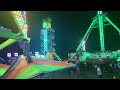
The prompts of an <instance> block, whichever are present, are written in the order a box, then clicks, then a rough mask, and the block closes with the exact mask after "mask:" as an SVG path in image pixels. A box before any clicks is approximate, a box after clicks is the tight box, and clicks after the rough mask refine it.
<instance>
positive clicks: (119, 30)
mask: <svg viewBox="0 0 120 90" xmlns="http://www.w3.org/2000/svg"><path fill="white" fill-rule="evenodd" d="M105 19H106V20H107V21H108V22H109V23H110V24H111V25H112V26H113V27H114V28H115V29H116V30H117V31H118V32H119V33H120V29H119V28H118V27H117V26H116V25H115V24H114V23H113V22H112V21H111V20H110V19H109V18H108V17H105Z"/></svg>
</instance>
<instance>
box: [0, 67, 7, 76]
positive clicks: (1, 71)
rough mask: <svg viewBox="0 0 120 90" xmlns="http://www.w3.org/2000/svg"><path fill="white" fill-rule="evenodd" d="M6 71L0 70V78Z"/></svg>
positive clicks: (5, 69) (4, 69)
mask: <svg viewBox="0 0 120 90" xmlns="http://www.w3.org/2000/svg"><path fill="white" fill-rule="evenodd" d="M6 71H7V68H0V76H2V75H3V74H4V73H5V72H6Z"/></svg>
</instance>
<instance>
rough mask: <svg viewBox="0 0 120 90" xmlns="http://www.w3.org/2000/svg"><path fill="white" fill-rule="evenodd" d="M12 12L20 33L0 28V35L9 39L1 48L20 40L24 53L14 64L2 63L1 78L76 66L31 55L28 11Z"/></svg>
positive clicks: (19, 76)
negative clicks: (27, 20)
mask: <svg viewBox="0 0 120 90" xmlns="http://www.w3.org/2000/svg"><path fill="white" fill-rule="evenodd" d="M10 13H11V14H12V16H13V17H14V20H15V22H16V24H17V26H18V28H19V33H17V34H15V33H13V32H12V31H10V30H8V29H5V28H0V37H3V38H7V39H8V40H7V41H5V42H4V43H2V44H1V45H0V50H2V49H4V48H5V47H7V46H9V45H11V44H13V43H15V42H18V43H19V45H20V48H21V49H22V50H23V55H20V56H19V57H18V58H17V59H16V60H15V61H14V62H13V63H12V65H6V64H0V78H1V79H29V78H34V77H37V76H40V75H41V74H44V73H49V72H53V71H57V70H62V69H67V68H70V67H74V65H73V64H70V63H66V62H61V61H55V60H48V59H47V60H44V59H41V58H36V57H35V56H30V50H29V42H30V38H29V37H27V32H28V26H27V23H26V12H25V11H10ZM54 53H55V52H54Z"/></svg>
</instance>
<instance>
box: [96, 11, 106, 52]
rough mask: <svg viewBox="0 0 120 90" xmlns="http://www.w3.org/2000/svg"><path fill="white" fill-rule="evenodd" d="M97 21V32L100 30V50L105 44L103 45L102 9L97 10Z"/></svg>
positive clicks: (103, 49) (102, 49) (103, 48)
mask: <svg viewBox="0 0 120 90" xmlns="http://www.w3.org/2000/svg"><path fill="white" fill-rule="evenodd" d="M97 13H98V22H99V32H100V46H101V51H103V52H104V51H105V45H104V31H103V13H102V11H98V12H97Z"/></svg>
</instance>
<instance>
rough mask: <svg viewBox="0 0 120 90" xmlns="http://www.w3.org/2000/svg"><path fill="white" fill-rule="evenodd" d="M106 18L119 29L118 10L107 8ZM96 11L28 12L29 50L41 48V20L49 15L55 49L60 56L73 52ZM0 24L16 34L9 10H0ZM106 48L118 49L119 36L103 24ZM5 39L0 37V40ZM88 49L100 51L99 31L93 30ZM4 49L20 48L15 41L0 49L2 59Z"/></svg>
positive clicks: (7, 50) (12, 51)
mask: <svg viewBox="0 0 120 90" xmlns="http://www.w3.org/2000/svg"><path fill="white" fill-rule="evenodd" d="M106 12H107V13H108V15H107V16H108V17H109V19H110V20H111V21H113V22H114V23H115V24H116V25H117V26H118V27H119V28H120V11H106ZM96 14H97V12H96V11H27V23H28V26H29V31H28V37H30V38H31V42H30V46H31V47H30V50H31V51H32V52H33V53H34V52H35V51H40V30H41V28H42V19H44V18H47V17H50V18H52V28H54V29H55V31H56V32H55V43H56V46H55V49H56V52H57V54H58V55H59V56H60V57H62V58H63V57H67V54H68V52H75V50H76V48H77V46H78V44H79V43H80V40H81V39H82V38H83V36H84V34H85V32H86V31H87V29H88V27H89V26H90V24H91V22H92V18H93V17H94V16H95V15H96ZM0 26H4V27H5V28H9V29H11V30H12V31H13V32H15V33H17V32H18V28H17V25H16V24H15V21H14V20H13V17H12V15H11V14H10V12H7V11H5V12H4V11H1V12H0ZM104 34H105V48H106V50H118V49H120V36H119V33H118V31H117V30H115V29H114V28H113V27H112V26H106V27H104ZM5 40H7V39H4V38H1V37H0V43H2V42H4V41H5ZM86 49H87V51H90V52H93V51H99V50H100V42H99V30H98V29H93V31H92V33H91V35H90V37H89V39H88V41H87V44H86ZM7 52H11V53H14V52H19V53H22V50H21V49H20V48H19V46H18V44H17V43H14V44H12V45H10V46H9V47H7V48H5V49H3V50H1V51H0V56H1V57H3V58H5V57H6V53H7Z"/></svg>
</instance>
